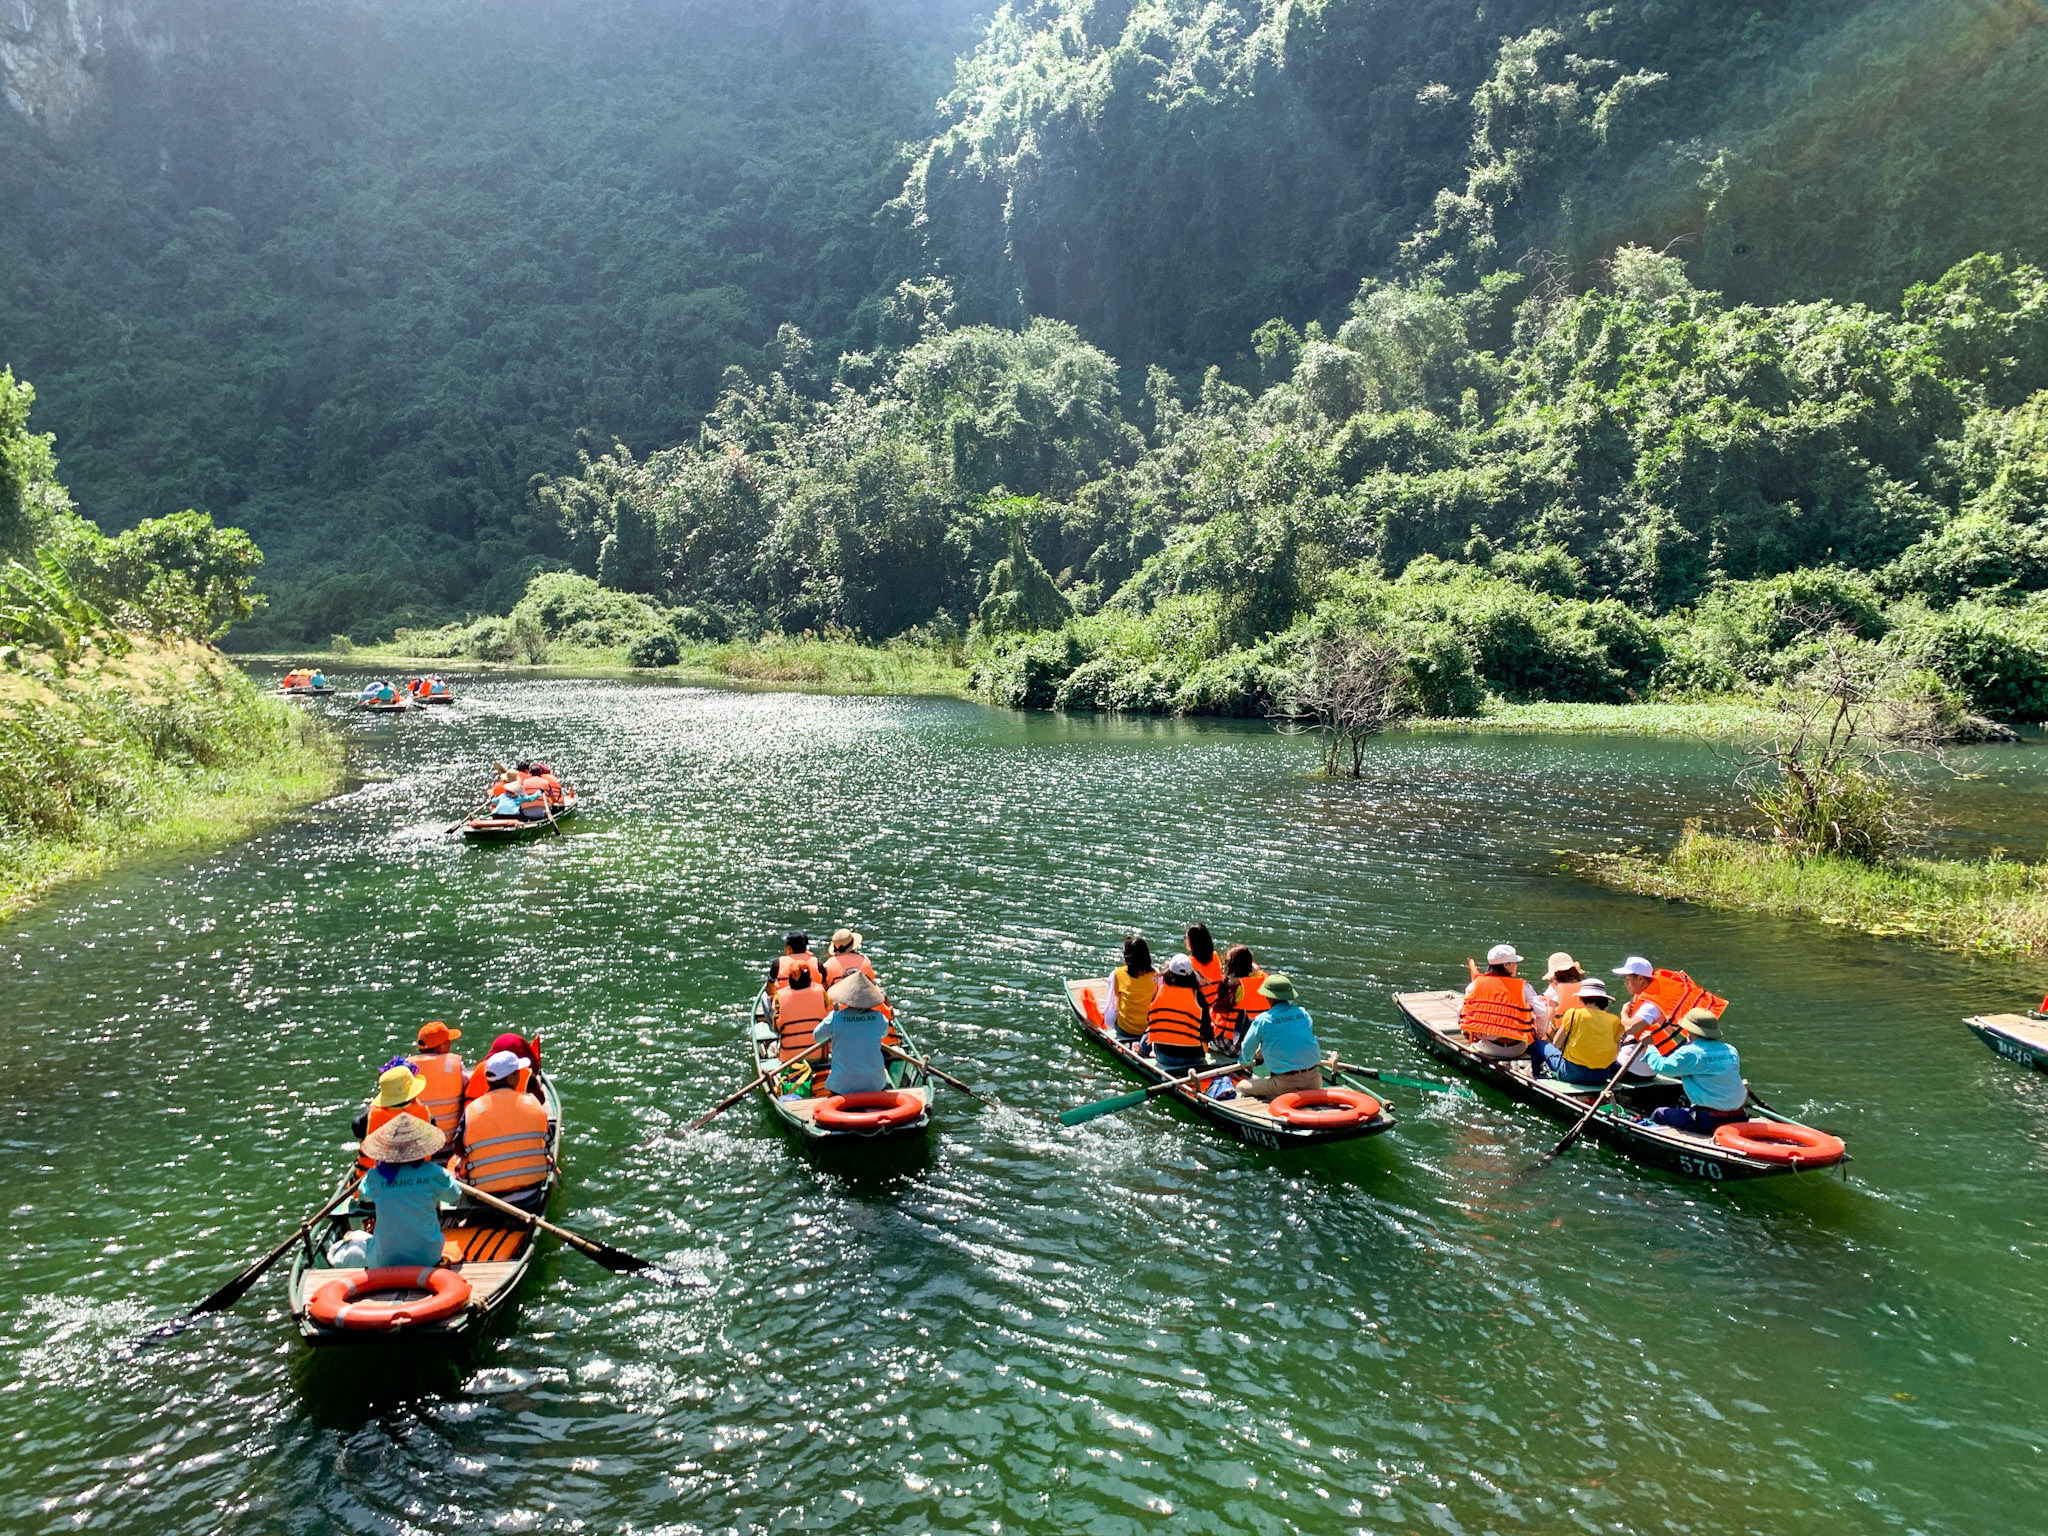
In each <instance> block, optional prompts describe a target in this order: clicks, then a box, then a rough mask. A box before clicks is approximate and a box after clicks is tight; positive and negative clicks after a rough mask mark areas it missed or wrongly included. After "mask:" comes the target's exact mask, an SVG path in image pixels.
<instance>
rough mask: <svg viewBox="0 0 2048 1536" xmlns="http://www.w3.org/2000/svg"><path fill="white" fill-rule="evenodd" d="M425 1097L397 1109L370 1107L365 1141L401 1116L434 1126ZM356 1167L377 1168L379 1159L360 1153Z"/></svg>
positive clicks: (383, 1106)
mask: <svg viewBox="0 0 2048 1536" xmlns="http://www.w3.org/2000/svg"><path fill="white" fill-rule="evenodd" d="M425 1097H426V1096H425V1095H424V1094H422V1095H421V1096H420V1097H419V1098H417V1099H414V1100H413V1101H412V1102H411V1103H410V1104H401V1105H400V1106H399V1107H398V1108H396V1109H392V1108H391V1107H389V1106H388V1105H384V1104H372V1105H371V1106H370V1123H369V1124H368V1125H366V1126H364V1127H363V1139H364V1140H365V1141H367V1140H369V1137H370V1132H372V1131H374V1130H376V1129H377V1127H378V1126H380V1125H382V1124H384V1123H385V1121H387V1120H392V1119H396V1118H397V1117H398V1116H399V1115H413V1116H416V1117H418V1118H419V1119H421V1120H424V1121H426V1122H427V1124H429V1125H432V1124H433V1123H434V1117H433V1116H432V1115H430V1114H428V1113H427V1106H426V1104H425V1102H424V1100H425ZM356 1166H357V1167H358V1168H374V1167H376V1166H377V1159H375V1158H374V1157H372V1156H370V1154H369V1153H367V1152H358V1153H357V1154H356Z"/></svg>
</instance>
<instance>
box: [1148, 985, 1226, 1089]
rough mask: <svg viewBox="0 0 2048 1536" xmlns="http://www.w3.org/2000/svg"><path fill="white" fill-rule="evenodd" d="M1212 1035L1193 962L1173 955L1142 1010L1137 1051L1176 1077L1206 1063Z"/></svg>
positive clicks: (1212, 1025)
mask: <svg viewBox="0 0 2048 1536" xmlns="http://www.w3.org/2000/svg"><path fill="white" fill-rule="evenodd" d="M1215 1034H1216V1026H1215V1025H1214V1024H1212V1023H1210V1021H1209V1005H1208V1004H1207V1003H1205V1002H1203V1001H1202V984H1201V980H1200V978H1199V977H1197V976H1196V975H1195V967H1194V965H1193V964H1192V963H1191V962H1190V961H1189V959H1188V957H1187V956H1186V955H1175V956H1174V957H1173V958H1172V959H1171V960H1169V961H1167V962H1166V972H1165V974H1164V975H1162V976H1161V977H1160V978H1159V985H1158V986H1157V987H1156V988H1155V989H1154V990H1153V993H1152V1006H1151V1007H1149V1008H1147V1009H1146V1010H1145V1043H1144V1044H1143V1045H1141V1046H1139V1047H1138V1053H1139V1054H1140V1055H1143V1056H1150V1057H1151V1058H1152V1059H1153V1060H1154V1061H1155V1062H1157V1063H1158V1064H1159V1068H1160V1070H1161V1071H1163V1072H1166V1073H1169V1074H1171V1075H1173V1076H1175V1077H1178V1076H1180V1074H1181V1073H1183V1072H1192V1071H1194V1070H1195V1069H1197V1068H1198V1067H1202V1066H1204V1065H1206V1064H1207V1062H1208V1045H1209V1042H1210V1040H1211V1039H1213V1038H1214V1037H1215Z"/></svg>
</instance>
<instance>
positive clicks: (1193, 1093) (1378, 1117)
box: [1066, 976, 1395, 1147]
mask: <svg viewBox="0 0 2048 1536" xmlns="http://www.w3.org/2000/svg"><path fill="white" fill-rule="evenodd" d="M1066 986H1067V1007H1068V1008H1069V1009H1071V1010H1072V1012H1073V1017H1074V1026H1075V1028H1077V1029H1079V1030H1080V1032H1081V1035H1082V1037H1083V1038H1084V1039H1086V1040H1087V1041H1088V1042H1089V1043H1090V1044H1092V1045H1095V1046H1097V1047H1099V1048H1100V1049H1102V1050H1103V1051H1105V1052H1107V1053H1108V1054H1109V1056H1110V1057H1111V1058H1112V1059H1114V1060H1115V1061H1116V1062H1117V1063H1118V1064H1119V1065H1121V1066H1124V1067H1127V1068H1129V1069H1130V1070H1131V1071H1132V1072H1135V1073H1137V1075H1138V1076H1140V1077H1142V1078H1143V1079H1145V1081H1146V1082H1147V1083H1148V1084H1149V1083H1163V1082H1167V1081H1169V1080H1170V1079H1171V1078H1172V1077H1173V1075H1174V1074H1172V1073H1171V1072H1168V1071H1167V1070H1166V1069H1165V1068H1163V1067H1161V1066H1160V1065H1159V1064H1158V1063H1157V1062H1155V1061H1154V1060H1153V1059H1152V1058H1151V1057H1150V1056H1140V1055H1139V1054H1138V1052H1137V1051H1136V1049H1134V1046H1135V1042H1127V1041H1124V1040H1120V1039H1118V1038H1117V1037H1116V1034H1115V1032H1114V1031H1113V1030H1111V1029H1109V1028H1108V1027H1107V1025H1106V1023H1105V1022H1104V1013H1103V1009H1104V1005H1105V1004H1106V1003H1107V1001H1108V999H1109V978H1108V977H1106V976H1095V977H1090V978H1088V979H1086V980H1080V981H1069V982H1068V983H1067V984H1066ZM1324 1075H1325V1077H1328V1078H1331V1079H1332V1080H1333V1081H1332V1085H1331V1086H1329V1087H1326V1088H1311V1089H1308V1090H1305V1091H1303V1092H1300V1093H1283V1094H1281V1095H1280V1096H1279V1097H1277V1098H1274V1099H1271V1100H1262V1099H1254V1098H1251V1097H1249V1096H1248V1095H1244V1094H1240V1095H1238V1096H1237V1097H1236V1098H1234V1099H1217V1098H1213V1097H1211V1096H1210V1095H1209V1094H1208V1093H1205V1092H1204V1091H1203V1090H1202V1089H1201V1088H1200V1087H1187V1088H1174V1089H1170V1090H1168V1091H1167V1092H1165V1093H1162V1094H1160V1095H1159V1097H1160V1098H1163V1099H1172V1100H1173V1101H1174V1102H1175V1103H1177V1104H1179V1105H1181V1106H1182V1107H1183V1108H1184V1109H1190V1110H1193V1111H1194V1112H1195V1113H1196V1114H1197V1115H1200V1116H1201V1117H1202V1118H1203V1119H1204V1120H1206V1121H1208V1122H1209V1123H1210V1124H1211V1125H1213V1126H1216V1127H1217V1128H1218V1129H1220V1130H1224V1131H1228V1132H1229V1133H1230V1134H1231V1135H1233V1136H1235V1137H1236V1138H1237V1139H1238V1140H1239V1141H1243V1142H1249V1143H1250V1144H1251V1145H1253V1146H1255V1147H1321V1146H1328V1145H1330V1144H1331V1143H1333V1142H1339V1141H1357V1140H1359V1139H1360V1138H1361V1137H1365V1136H1378V1135H1380V1134H1381V1133H1382V1132H1384V1131H1390V1130H1392V1129H1393V1128H1394V1124H1395V1121H1394V1117H1393V1115H1392V1114H1390V1113H1389V1112H1388V1110H1387V1107H1386V1105H1385V1104H1383V1103H1381V1102H1380V1100H1379V1099H1378V1098H1377V1097H1375V1096H1374V1095H1373V1094H1372V1093H1371V1092H1370V1091H1369V1090H1370V1088H1371V1086H1372V1084H1371V1082H1370V1081H1369V1080H1368V1079H1366V1078H1362V1077H1358V1076H1355V1075H1353V1074H1351V1073H1345V1072H1333V1071H1332V1070H1331V1069H1330V1068H1327V1067H1326V1068H1325V1069H1324Z"/></svg>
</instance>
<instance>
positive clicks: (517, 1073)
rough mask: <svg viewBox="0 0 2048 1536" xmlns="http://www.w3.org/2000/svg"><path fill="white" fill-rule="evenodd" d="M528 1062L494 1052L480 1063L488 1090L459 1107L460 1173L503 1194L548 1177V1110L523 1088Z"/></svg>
mask: <svg viewBox="0 0 2048 1536" xmlns="http://www.w3.org/2000/svg"><path fill="white" fill-rule="evenodd" d="M531 1069H532V1064H531V1063H530V1062H528V1061H527V1059H526V1058H525V1057H524V1056H515V1055H513V1054H512V1052H510V1051H498V1052H496V1053H494V1054H493V1055H491V1056H490V1057H489V1058H488V1059H486V1060H485V1062H484V1078H485V1081H486V1082H488V1083H489V1085H490V1087H489V1091H488V1092H486V1093H485V1094H484V1096H483V1097H482V1098H480V1099H475V1100H472V1101H471V1103H470V1105H469V1107H468V1108H467V1109H465V1110H464V1111H463V1112H462V1168H463V1172H462V1177H463V1178H464V1179H465V1180H466V1181H467V1182H469V1183H471V1184H474V1185H475V1186H476V1187H477V1188H478V1189H481V1190H485V1191H487V1192H489V1193H491V1194H494V1195H497V1196H499V1197H501V1198H502V1197H503V1196H505V1195H508V1194H510V1193H512V1192H513V1191H515V1190H521V1189H531V1188H532V1187H533V1186H534V1185H536V1184H542V1183H545V1182H546V1181H547V1177H548V1171H549V1169H550V1168H552V1166H553V1159H551V1158H550V1157H549V1155H548V1112H547V1110H546V1109H545V1108H544V1107H543V1106H542V1104H541V1102H540V1100H538V1099H536V1098H535V1097H534V1096H533V1095H532V1094H530V1093H528V1092H527V1091H526V1083H527V1077H528V1074H529V1073H530V1071H531Z"/></svg>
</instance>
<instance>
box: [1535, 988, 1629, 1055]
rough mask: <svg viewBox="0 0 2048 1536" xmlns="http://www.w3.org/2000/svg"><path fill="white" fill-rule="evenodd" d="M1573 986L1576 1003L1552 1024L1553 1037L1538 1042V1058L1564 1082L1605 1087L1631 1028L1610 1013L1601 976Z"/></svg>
mask: <svg viewBox="0 0 2048 1536" xmlns="http://www.w3.org/2000/svg"><path fill="white" fill-rule="evenodd" d="M1553 958H1554V957H1553ZM1570 985H1571V987H1572V992H1571V996H1572V998H1573V999H1574V1001H1573V1003H1572V1005H1571V1006H1570V1007H1568V1008H1566V1009H1565V1010H1564V1012H1563V1013H1561V1014H1559V1015H1558V1016H1557V1018H1556V1020H1555V1021H1554V1022H1553V1023H1552V1024H1551V1026H1550V1037H1549V1038H1548V1039H1547V1040H1539V1041H1537V1042H1536V1054H1537V1056H1538V1057H1539V1058H1541V1060H1542V1062H1543V1065H1544V1067H1545V1068H1546V1069H1547V1070H1548V1071H1549V1072H1550V1075H1551V1076H1553V1077H1555V1078H1557V1079H1558V1081H1560V1082H1565V1083H1576V1084H1578V1085H1579V1086H1581V1087H1597V1086H1604V1085H1605V1084H1606V1082H1607V1080H1608V1079H1609V1078H1610V1077H1612V1076H1614V1064H1615V1058H1616V1054H1617V1052H1618V1051H1619V1050H1620V1047H1621V1036H1622V1032H1623V1031H1624V1030H1625V1029H1627V1028H1628V1026H1627V1025H1626V1024H1625V1023H1623V1022H1622V1020H1621V1019H1620V1018H1619V1017H1618V1016H1617V1015H1615V1014H1612V1013H1609V1012H1608V1011H1607V1004H1608V1002H1609V1001H1610V999H1609V998H1608V996H1607V983H1606V982H1604V981H1602V980H1601V979H1600V978H1599V977H1598V976H1593V977H1589V978H1588V979H1587V980H1585V981H1579V982H1573V983H1570Z"/></svg>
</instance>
